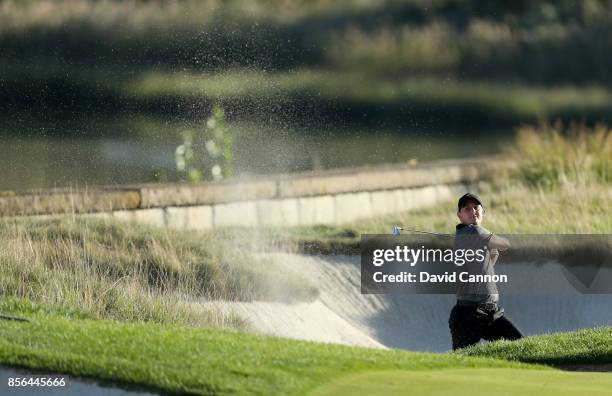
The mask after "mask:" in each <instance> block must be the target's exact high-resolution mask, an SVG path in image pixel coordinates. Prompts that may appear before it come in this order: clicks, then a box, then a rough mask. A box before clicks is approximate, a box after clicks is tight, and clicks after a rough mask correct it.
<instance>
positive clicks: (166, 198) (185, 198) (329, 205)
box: [0, 158, 511, 229]
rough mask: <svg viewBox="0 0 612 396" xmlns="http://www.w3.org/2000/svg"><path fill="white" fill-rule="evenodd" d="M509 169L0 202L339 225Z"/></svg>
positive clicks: (403, 171) (382, 170)
mask: <svg viewBox="0 0 612 396" xmlns="http://www.w3.org/2000/svg"><path fill="white" fill-rule="evenodd" d="M509 166H511V164H509V163H508V162H506V161H502V160H499V159H495V158H480V159H472V160H458V161H438V162H433V163H429V164H422V165H418V166H409V165H383V166H377V167H368V168H357V169H342V170H332V171H324V172H308V173H301V174H293V175H275V176H269V177H259V178H251V179H241V178H236V179H233V180H228V181H224V182H218V183H197V184H186V183H169V184H147V185H134V186H125V187H118V188H94V189H87V190H78V191H73V190H53V191H40V192H31V193H26V194H21V195H16V196H10V197H0V215H1V216H23V215H50V214H58V213H75V214H89V215H94V216H99V217H108V218H110V217H114V218H117V219H121V220H126V221H137V222H142V223H147V224H152V225H157V226H164V227H170V228H187V229H210V228H214V227H218V226H235V225H244V226H255V225H300V224H304V225H308V224H339V223H346V222H350V221H353V220H356V219H360V218H367V217H372V216H377V215H382V214H386V213H394V212H401V211H408V210H412V209H415V208H423V207H427V206H430V205H433V204H435V203H437V202H440V201H445V200H449V199H452V198H455V197H457V196H458V195H460V194H461V193H463V192H465V191H467V190H472V191H473V190H474V188H473V186H474V185H475V184H476V183H477V182H478V181H480V180H485V179H487V178H489V177H490V176H491V175H492V174H493V172H496V171H498V170H500V168H507V167H509Z"/></svg>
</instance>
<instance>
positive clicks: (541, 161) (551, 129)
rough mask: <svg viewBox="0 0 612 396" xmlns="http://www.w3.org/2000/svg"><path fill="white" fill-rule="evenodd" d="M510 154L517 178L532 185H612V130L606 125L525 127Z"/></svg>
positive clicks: (558, 124)
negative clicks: (515, 166) (516, 164)
mask: <svg viewBox="0 0 612 396" xmlns="http://www.w3.org/2000/svg"><path fill="white" fill-rule="evenodd" d="M510 153H511V155H512V157H513V158H514V159H515V161H516V162H517V163H518V165H519V166H518V169H517V174H516V176H517V177H518V178H519V179H520V180H521V181H524V182H525V183H526V184H527V185H529V186H534V187H542V188H551V189H559V188H561V187H565V186H574V187H584V186H587V185H593V184H603V185H610V184H612V129H609V128H608V127H606V126H604V125H598V126H595V127H594V128H589V127H586V126H584V125H579V124H574V125H570V126H569V127H564V126H563V125H562V124H561V123H557V124H554V125H548V124H543V125H540V126H538V127H533V126H526V127H523V128H520V129H519V131H518V137H517V143H516V146H515V147H514V148H513V149H512V150H510Z"/></svg>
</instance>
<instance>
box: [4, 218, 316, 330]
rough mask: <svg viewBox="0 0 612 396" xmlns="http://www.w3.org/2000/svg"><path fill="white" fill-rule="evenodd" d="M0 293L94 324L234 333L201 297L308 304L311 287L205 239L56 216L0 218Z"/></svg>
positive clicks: (230, 322)
mask: <svg viewBox="0 0 612 396" xmlns="http://www.w3.org/2000/svg"><path fill="white" fill-rule="evenodd" d="M0 243H1V245H2V246H3V249H2V250H0V292H1V295H2V296H5V297H15V298H22V299H27V300H30V301H33V302H36V303H40V304H44V305H48V306H59V307H62V308H65V309H69V310H74V311H77V312H81V313H84V314H87V315H91V316H93V317H96V318H111V319H118V320H133V321H154V322H160V323H182V324H190V325H201V326H212V327H233V328H236V327H237V328H241V327H244V326H245V323H244V322H243V321H242V320H241V319H240V318H237V317H235V316H231V315H230V316H226V315H222V314H220V313H219V312H215V311H211V310H204V309H203V308H202V307H201V305H199V304H197V303H198V302H201V301H206V300H212V299H221V300H240V301H249V300H253V299H259V300H278V299H284V300H290V301H291V300H303V299H311V298H313V297H314V296H316V294H317V290H316V289H315V288H314V287H313V286H312V285H310V284H309V283H308V282H305V281H304V280H303V279H300V278H299V277H296V276H295V275H294V274H287V273H284V272H283V271H281V270H280V269H279V268H278V267H276V266H275V265H274V263H269V262H266V261H264V260H263V259H261V258H256V257H254V256H253V255H251V254H250V253H247V252H246V251H245V250H243V249H239V248H238V247H236V246H235V245H234V244H233V242H232V241H231V240H227V239H222V238H217V237H215V235H214V234H202V233H188V232H176V231H170V230H163V229H153V228H150V227H145V226H142V225H137V224H130V223H127V224H126V223H118V222H115V221H106V220H98V219H78V218H77V219H73V218H70V217H61V218H56V219H51V220H27V219H26V220H24V219H21V220H14V219H13V220H8V219H4V220H2V221H1V222H0Z"/></svg>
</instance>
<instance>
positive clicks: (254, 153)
mask: <svg viewBox="0 0 612 396" xmlns="http://www.w3.org/2000/svg"><path fill="white" fill-rule="evenodd" d="M26 124H27V125H25V126H23V127H20V126H19V125H15V124H14V123H13V125H11V123H7V124H4V126H3V127H0V128H1V129H0V167H1V169H3V170H4V172H3V177H2V178H0V190H4V191H6V190H10V191H23V190H30V189H39V188H50V187H66V186H73V187H79V186H80V187H82V186H91V185H115V184H129V183H143V182H155V181H175V180H177V174H176V169H175V159H174V152H175V148H176V146H177V145H179V144H180V143H181V138H180V136H181V131H182V130H184V129H186V128H187V127H190V128H192V129H194V130H196V131H197V130H199V129H198V128H200V130H201V128H202V126H201V125H198V124H193V123H179V122H173V123H170V122H164V121H156V120H152V119H120V118H119V119H115V118H112V119H99V118H98V119H92V120H91V122H89V123H88V122H86V121H85V120H81V121H78V122H77V121H74V120H71V121H69V122H66V123H61V122H60V123H57V124H53V125H51V126H49V125H48V124H36V123H26ZM45 125H46V126H45ZM231 130H232V132H233V133H234V134H235V136H236V138H235V144H234V173H235V175H258V174H269V173H290V172H298V171H308V170H319V169H332V168H339V167H354V166H362V165H373V164H380V163H400V162H405V161H410V160H413V161H414V160H416V161H418V162H423V161H430V160H435V159H446V158H460V157H469V156H477V155H486V154H494V153H497V152H499V151H500V150H502V148H503V147H504V146H505V145H507V144H508V143H509V142H510V141H511V140H512V139H513V135H512V133H511V131H501V132H498V133H493V132H490V133H478V134H471V133H465V132H457V131H440V130H437V131H430V130H427V131H419V130H414V129H413V130H408V129H380V130H376V129H374V130H373V129H372V128H367V129H366V128H359V127H356V128H351V129H343V130H340V129H323V128H321V127H320V126H313V127H311V128H304V127H301V128H296V127H287V126H283V125H261V124H252V123H240V124H231Z"/></svg>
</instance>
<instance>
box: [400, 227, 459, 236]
mask: <svg viewBox="0 0 612 396" xmlns="http://www.w3.org/2000/svg"><path fill="white" fill-rule="evenodd" d="M397 228H399V229H400V230H402V231H410V232H416V233H419V234H427V235H435V236H439V237H444V238H454V237H455V236H454V235H450V234H438V233H437V232H429V231H421V230H417V229H414V228H405V227H397Z"/></svg>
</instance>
